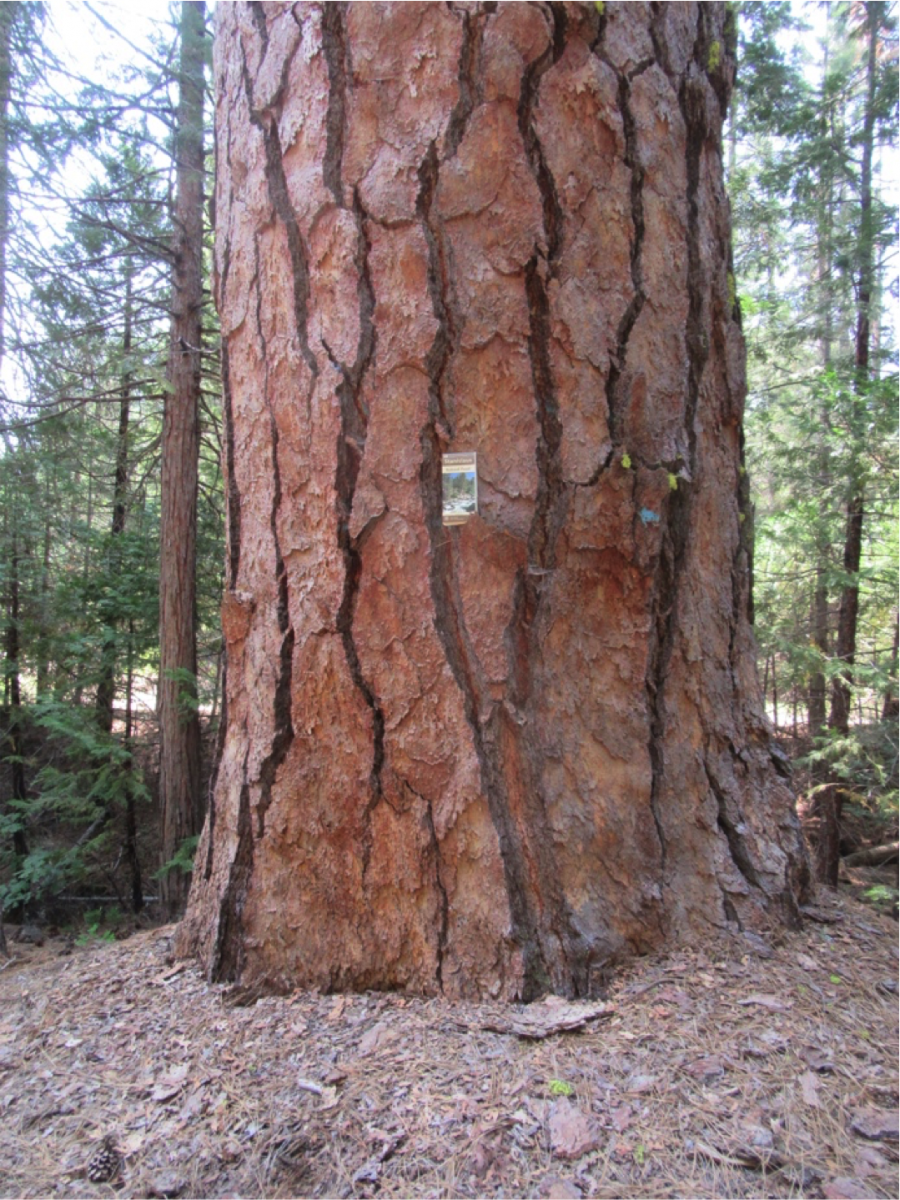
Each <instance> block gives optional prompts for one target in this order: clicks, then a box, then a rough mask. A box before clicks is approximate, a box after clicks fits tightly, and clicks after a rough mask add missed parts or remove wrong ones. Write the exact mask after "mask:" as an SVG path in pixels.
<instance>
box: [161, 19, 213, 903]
mask: <svg viewBox="0 0 900 1200" xmlns="http://www.w3.org/2000/svg"><path fill="white" fill-rule="evenodd" d="M204 13H205V6H204V4H203V0H200V2H199V3H197V2H194V0H183V3H182V6H181V28H180V33H181V55H180V62H179V104H178V117H177V133H176V156H177V195H176V202H175V239H174V265H173V269H172V318H171V328H170V333H169V339H170V344H169V361H168V372H167V385H168V386H167V391H166V402H165V414H164V418H163V436H162V482H161V512H160V526H161V528H160V543H161V544H160V570H159V647H160V655H159V658H160V661H159V698H158V705H157V707H158V713H159V732H160V754H159V791H160V805H161V809H162V858H163V862H164V863H166V862H169V861H170V860H171V859H172V858H173V857H174V856H175V853H176V851H177V850H178V847H179V846H180V845H181V843H182V842H183V841H184V840H185V839H186V838H189V837H191V836H192V835H195V834H197V833H199V831H200V825H201V822H202V820H203V798H202V795H201V791H200V724H199V720H198V717H197V713H196V711H195V708H194V703H195V701H196V688H195V683H196V675H197V635H196V594H197V581H196V560H197V554H196V545H197V470H198V454H199V445H200V417H199V404H200V342H201V320H200V319H201V310H202V307H203V271H202V255H203V79H204V65H203V64H204V48H203V23H204ZM161 891H162V894H163V901H164V903H165V905H166V908H167V909H168V911H169V912H170V913H171V914H172V915H174V914H176V913H178V912H179V911H180V909H181V908H182V907H183V905H184V901H185V898H186V894H187V887H186V882H185V876H184V875H183V874H182V872H181V871H178V870H174V871H170V872H169V873H168V874H167V875H165V876H164V877H163V879H162V881H161Z"/></svg>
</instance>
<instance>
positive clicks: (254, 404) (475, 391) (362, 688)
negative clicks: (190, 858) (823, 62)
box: [180, 3, 806, 997]
mask: <svg viewBox="0 0 900 1200" xmlns="http://www.w3.org/2000/svg"><path fill="white" fill-rule="evenodd" d="M724 21H725V8H724V5H720V4H677V5H675V4H667V5H660V6H649V5H639V4H607V5H606V6H605V7H604V9H603V12H602V13H598V11H597V9H596V8H595V6H593V5H582V4H542V5H526V4H510V5H499V6H494V5H487V4H485V5H481V4H471V5H465V6H462V5H460V6H448V5H441V4H421V3H409V4H402V5H386V4H385V5H382V4H351V5H343V4H324V5H322V4H295V5H292V6H291V7H290V8H287V7H282V6H274V5H263V4H244V3H236V4H229V5H220V6H219V7H218V9H217V22H218V32H217V43H216V64H217V66H216V69H217V94H218V96H219V108H218V117H219V121H218V130H217V143H218V147H219V171H218V176H217V198H216V211H217V230H218V236H217V250H216V267H217V292H218V301H219V309H220V314H221V317H222V334H223V374H224V384H225V413H226V422H227V424H226V467H227V481H228V491H227V494H228V506H229V507H228V522H227V529H228V554H227V564H228V575H227V590H226V596H225V601H224V604H223V626H224V633H225V638H226V643H227V647H228V662H227V676H226V677H227V690H226V701H227V713H226V716H225V723H226V724H225V736H224V748H223V753H222V757H221V761H220V765H219V771H218V779H217V785H216V790H215V795H214V802H213V804H212V806H211V811H210V814H209V816H208V819H207V824H206V827H205V833H204V837H203V839H202V840H201V843H200V850H199V854H198V858H197V867H196V869H195V872H194V882H193V889H192V894H191V901H190V905H189V908H188V913H187V916H186V919H185V921H184V922H183V923H182V926H181V935H180V938H181V940H180V945H181V947H182V949H184V950H191V951H195V952H197V953H199V954H200V955H201V956H202V958H203V960H204V962H205V963H206V966H207V968H208V969H209V971H210V972H211V974H212V975H213V976H214V977H216V978H233V977H236V976H240V977H241V978H242V979H243V980H244V981H245V982H250V981H261V982H265V983H268V984H270V985H272V986H278V987H286V986H289V985H290V984H292V983H295V984H301V985H304V986H318V987H321V988H328V989H333V988H369V987H375V988H386V987H394V988H407V989H410V990H416V991H421V992H443V993H445V994H448V995H454V996H464V995H494V996H504V997H514V996H524V997H533V996H535V995H538V994H540V993H541V992H543V991H546V990H555V991H558V992H562V993H567V994H570V995H571V994H577V993H589V992H592V991H594V990H596V989H597V988H598V987H600V986H601V985H602V981H603V978H604V972H605V971H607V970H608V968H609V966H610V964H611V963H613V962H615V961H616V960H617V959H618V958H621V957H623V956H625V955H628V954H632V953H637V952H641V951H643V950H648V949H650V948H652V947H654V946H658V945H660V944H661V943H662V942H663V941H665V940H666V939H669V938H671V939H677V938H682V937H683V938H696V937H698V936H701V937H702V936H703V935H704V932H710V931H712V930H715V929H718V930H725V929H728V928H732V929H734V930H735V931H737V930H739V929H741V928H750V927H753V926H758V925H761V924H764V923H765V922H766V921H769V920H771V919H773V917H777V918H778V919H787V920H790V919H791V914H792V913H794V912H795V911H796V910H795V907H794V906H795V902H796V896H797V894H798V892H800V891H802V888H803V886H804V877H805V871H806V864H805V859H804V853H803V849H802V841H801V839H800V836H799V829H798V825H797V821H796V817H795V815H794V813H793V807H792V797H791V794H790V791H789V789H788V788H787V787H786V785H785V784H784V782H783V781H782V780H781V779H780V778H779V776H778V773H777V770H776V768H775V761H774V759H773V748H772V743H771V740H770V737H771V734H770V727H769V725H768V723H767V721H766V719H765V715H764V711H763V700H762V695H761V692H760V687H759V679H758V676H757V672H756V664H755V648H754V645H753V640H752V634H751V629H750V623H749V619H748V609H749V596H748V592H749V568H750V563H749V547H748V544H747V537H748V534H747V533H745V532H744V531H745V529H747V527H748V526H749V525H750V524H751V522H750V521H749V519H748V513H747V512H746V511H745V508H744V506H745V504H746V499H745V497H746V492H745V490H744V489H743V483H742V473H741V415H742V407H743V396H744V374H743V346H742V341H741V335H740V329H739V324H738V318H739V314H738V311H737V308H736V306H735V304H734V301H733V283H732V286H731V288H729V271H730V258H729V233H730V231H729V217H728V209H727V205H726V201H725V196H724V190H723V183H722V164H721V124H722V119H723V115H724V109H725V104H726V101H727V96H728V93H729V89H730V82H731V78H732V73H733V60H732V58H731V52H730V49H729V47H728V46H727V44H726V40H725V36H724ZM453 451H461V452H476V453H477V455H478V461H477V474H478V489H479V510H478V512H477V514H475V515H473V516H472V517H470V519H469V520H468V521H466V522H465V523H464V524H452V525H445V524H444V523H443V511H442V474H443V466H444V465H445V464H446V460H445V458H444V456H445V454H446V453H447V452H453Z"/></svg>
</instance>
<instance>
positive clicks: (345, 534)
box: [323, 177, 384, 875]
mask: <svg viewBox="0 0 900 1200" xmlns="http://www.w3.org/2000/svg"><path fill="white" fill-rule="evenodd" d="M337 183H338V194H341V195H342V193H343V185H342V183H341V182H340V178H339V177H338V180H337ZM353 211H354V215H355V218H356V223H357V247H356V255H355V259H356V268H357V278H358V282H357V295H358V298H359V338H358V341H357V348H356V359H355V361H354V363H353V364H352V366H350V367H348V366H347V365H346V364H344V363H341V362H340V361H339V360H338V359H336V358H335V356H334V355H333V354H332V352H331V350H330V348H329V347H328V346H327V345H325V350H326V353H327V354H328V356H329V358H330V360H331V362H332V364H333V365H334V367H335V369H336V370H338V371H340V373H341V382H340V383H339V384H338V386H337V388H336V390H335V394H336V395H337V397H338V401H339V403H340V411H341V428H340V432H339V434H338V443H337V450H336V458H337V470H336V473H335V481H334V489H335V506H336V510H337V544H338V550H339V551H340V554H341V558H342V560H343V563H344V590H343V595H342V598H341V605H340V608H339V609H338V613H337V621H336V625H337V630H338V633H339V634H340V635H341V642H342V645H343V647H344V657H345V658H346V661H347V667H348V669H349V671H350V676H351V678H352V680H353V684H354V686H355V687H356V689H357V690H358V691H359V693H360V695H361V696H362V698H363V700H365V702H366V705H367V706H368V708H369V709H370V711H371V713H372V770H371V774H370V776H369V786H370V790H371V796H370V799H369V804H368V806H367V808H368V811H369V812H371V810H372V808H373V807H374V806H375V805H376V804H377V803H378V801H379V800H380V799H381V798H382V782H381V772H382V768H383V766H384V711H383V710H382V707H381V705H380V703H379V701H378V697H377V696H376V694H375V689H374V688H373V687H372V685H371V683H370V682H369V681H368V680H367V679H366V677H365V674H364V673H363V669H362V664H361V662H360V658H359V651H358V649H357V646H356V641H355V639H354V636H353V618H354V614H355V612H356V602H357V598H358V595H359V583H360V578H361V576H362V554H361V543H362V541H363V539H364V538H365V537H366V535H367V534H368V533H370V532H371V528H372V526H371V525H369V526H367V527H366V529H365V530H363V531H362V533H361V534H360V535H359V537H356V538H354V537H352V536H351V534H350V517H351V515H352V513H353V499H354V496H355V495H356V484H357V480H358V478H359V469H360V466H361V464H362V458H363V455H364V453H365V448H366V438H367V436H368V428H369V414H368V409H367V407H366V405H365V402H364V400H363V398H362V386H363V381H364V378H365V375H366V372H367V370H368V368H369V365H370V364H371V362H372V359H373V357H374V354H375V326H374V324H373V319H372V318H373V314H374V312H375V292H374V289H373V287H372V279H371V275H370V272H369V265H368V256H369V241H368V238H367V236H366V217H365V212H364V210H363V207H362V202H361V200H360V198H359V193H358V191H356V192H354V197H353ZM323 344H324V343H323ZM370 850H371V847H370V846H369V847H368V848H367V852H366V856H365V861H364V870H363V874H364V875H365V866H366V865H367V863H368V853H369V852H370Z"/></svg>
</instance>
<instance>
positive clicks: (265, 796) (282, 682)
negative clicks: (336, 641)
mask: <svg viewBox="0 0 900 1200" xmlns="http://www.w3.org/2000/svg"><path fill="white" fill-rule="evenodd" d="M254 248H255V251H256V330H257V336H258V337H259V341H260V345H261V346H262V361H263V363H264V365H265V375H264V386H263V396H264V398H265V404H266V407H267V408H268V410H269V429H270V432H271V437H272V481H273V485H274V486H273V488H272V506H271V509H270V511H269V530H270V532H271V535H272V543H273V545H274V547H275V586H276V590H277V595H278V601H277V605H276V618H277V621H278V632H279V633H280V634H281V647H280V649H279V654H278V660H279V661H278V682H277V683H276V685H275V695H274V700H273V706H272V707H273V711H272V721H273V726H274V733H273V736H272V743H271V747H270V749H269V753H268V754H267V755H266V757H265V758H264V759H263V762H262V765H261V767H260V773H259V782H260V793H259V801H258V803H257V808H256V822H257V827H256V836H257V838H261V837H263V835H264V834H265V824H266V813H267V812H268V810H269V805H270V804H271V802H272V784H273V783H274V781H275V776H276V774H277V773H278V768H279V767H280V766H281V764H282V763H283V762H284V759H285V756H286V755H287V752H288V750H289V749H290V746H291V742H292V741H293V740H294V725H293V722H292V720H291V683H292V677H293V671H294V629H293V626H292V625H291V619H290V601H289V596H288V577H287V570H286V569H285V565H284V557H283V555H282V553H281V539H280V537H279V534H278V517H279V514H280V512H281V501H282V495H281V465H280V463H279V461H278V443H279V433H278V422H277V421H276V419H275V413H274V411H273V409H272V401H271V398H270V395H269V369H268V362H269V359H268V354H267V345H266V337H265V334H264V332H263V327H262V283H261V274H260V263H259V239H258V238H255V239H254ZM251 862H252V853H251Z"/></svg>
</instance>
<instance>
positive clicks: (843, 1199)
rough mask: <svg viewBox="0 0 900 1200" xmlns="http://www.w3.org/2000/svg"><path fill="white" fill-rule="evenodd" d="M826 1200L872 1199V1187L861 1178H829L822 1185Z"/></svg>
mask: <svg viewBox="0 0 900 1200" xmlns="http://www.w3.org/2000/svg"><path fill="white" fill-rule="evenodd" d="M822 1195H823V1196H824V1197H825V1200H871V1197H872V1189H871V1188H870V1187H867V1186H866V1184H864V1183H863V1182H862V1180H860V1179H847V1178H840V1179H829V1181H828V1182H827V1183H825V1184H823V1185H822Z"/></svg>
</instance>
